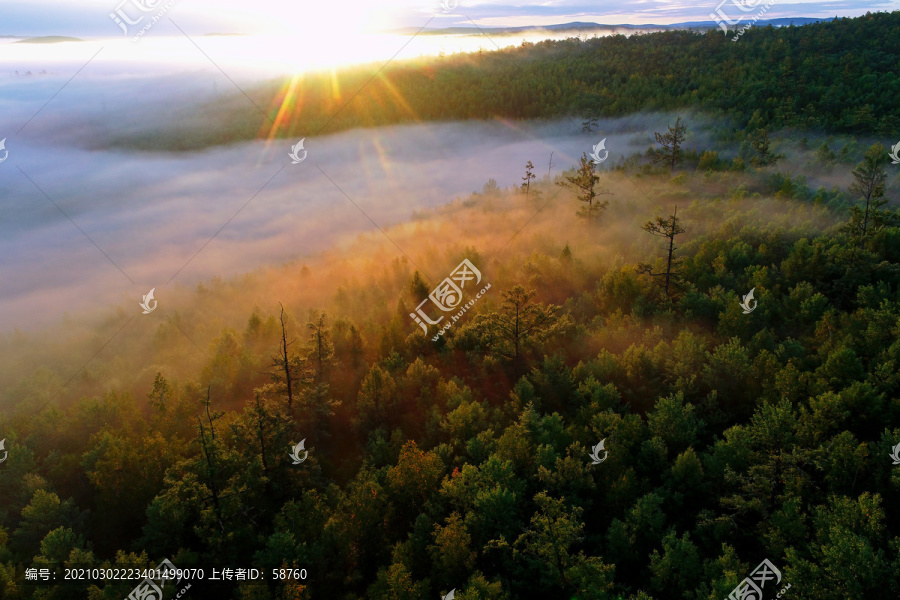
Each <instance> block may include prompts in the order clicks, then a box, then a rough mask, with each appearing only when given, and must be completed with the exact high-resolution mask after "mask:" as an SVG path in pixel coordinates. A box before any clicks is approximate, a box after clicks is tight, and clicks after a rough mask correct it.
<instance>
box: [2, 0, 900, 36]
mask: <svg viewBox="0 0 900 600" xmlns="http://www.w3.org/2000/svg"><path fill="white" fill-rule="evenodd" d="M442 1H444V2H446V3H447V7H448V8H451V9H452V10H448V11H444V10H443V7H442V4H441V2H442ZM724 2H725V9H724V10H727V9H728V8H729V5H730V4H731V3H732V2H744V3H745V4H747V5H749V6H756V5H759V6H762V4H764V3H765V0H724ZM138 5H143V7H144V8H146V9H148V10H147V11H145V13H149V14H156V12H158V10H160V9H162V8H164V7H166V6H169V11H168V16H169V17H171V18H172V19H173V20H174V19H178V23H179V25H180V26H182V27H184V28H185V29H186V30H189V32H190V33H195V34H206V33H243V34H260V33H276V34H296V33H298V32H299V33H302V32H303V31H305V30H308V31H312V30H316V31H322V30H323V28H324V30H325V31H330V32H332V33H333V34H334V35H336V36H348V37H350V38H352V35H353V34H354V33H356V32H360V31H364V30H373V29H375V30H377V29H390V28H396V27H410V26H424V25H426V24H427V27H429V28H440V27H450V26H462V25H469V26H471V25H472V24H473V23H476V24H478V25H479V26H484V27H501V26H527V25H551V24H559V23H567V22H572V21H587V22H598V23H607V24H671V23H678V22H684V21H709V20H710V13H712V12H713V11H715V9H716V8H717V7H718V6H719V5H720V0H619V1H617V2H585V1H584V0H519V1H518V2H515V3H496V2H480V1H477V0H391V1H390V2H389V3H384V2H372V1H371V0H342V1H341V2H321V1H319V2H314V1H310V0H254V1H253V2H247V1H246V0H78V1H77V2H76V1H74V0H27V2H26V1H21V0H3V1H2V2H0V35H12V36H42V35H65V36H74V37H103V36H115V35H117V34H118V28H117V26H116V24H115V23H114V22H113V20H112V19H111V18H110V14H111V13H114V12H115V11H116V10H117V9H118V10H122V11H124V12H125V13H126V14H129V15H133V18H137V16H138V15H140V14H141V13H140V11H139V8H140V7H139V6H138ZM150 9H153V10H150ZM898 9H900V0H836V1H827V0H826V1H813V0H794V1H792V2H787V1H782V0H775V1H774V4H773V5H772V7H771V8H770V9H769V11H768V12H767V17H769V18H778V17H833V16H848V17H852V16H858V15H861V14H865V13H866V12H867V11H872V12H878V11H891V10H898ZM732 10H734V9H733V8H732Z"/></svg>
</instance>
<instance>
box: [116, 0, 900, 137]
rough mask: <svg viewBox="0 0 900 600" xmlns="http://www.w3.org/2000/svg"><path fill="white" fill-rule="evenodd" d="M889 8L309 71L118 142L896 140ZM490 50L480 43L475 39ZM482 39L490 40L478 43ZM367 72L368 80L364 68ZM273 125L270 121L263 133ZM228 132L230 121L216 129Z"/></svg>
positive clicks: (896, 75)
mask: <svg viewBox="0 0 900 600" xmlns="http://www.w3.org/2000/svg"><path fill="white" fill-rule="evenodd" d="M898 33H900V12H897V11H895V12H892V13H877V14H867V15H865V16H862V17H857V18H852V19H851V18H842V19H837V20H834V21H828V22H821V23H816V24H811V25H806V26H802V27H793V26H791V27H786V28H778V29H776V28H773V27H766V28H760V29H750V30H749V31H748V32H746V33H745V34H744V35H743V36H742V37H741V38H740V41H739V42H732V41H730V39H731V38H727V37H726V36H724V35H723V34H722V32H721V31H719V30H714V31H708V32H706V33H703V34H700V33H696V32H688V31H671V32H662V33H652V34H645V35H635V36H631V37H625V36H622V35H617V36H612V37H603V38H595V39H589V40H586V41H581V40H579V39H577V38H572V39H568V40H565V41H546V42H541V43H538V44H530V43H523V44H522V46H520V47H518V48H514V49H508V50H504V51H498V52H485V53H478V54H466V55H454V56H451V57H446V58H443V59H440V60H436V61H428V62H423V61H403V62H397V63H391V64H389V65H388V66H387V67H386V68H384V70H381V71H379V69H380V67H381V65H373V66H366V67H359V68H354V69H348V70H343V71H340V72H337V73H324V74H308V75H306V76H298V77H297V78H294V79H291V80H289V81H287V82H281V81H279V82H274V83H273V84H271V85H268V86H263V87H262V88H260V89H256V90H248V93H249V94H250V96H251V97H253V98H254V100H255V103H256V104H257V106H260V107H262V108H264V109H265V111H266V113H267V115H268V119H266V118H265V117H263V116H262V115H261V114H260V113H259V111H258V110H257V108H256V107H254V106H253V105H251V104H250V103H249V102H247V100H246V98H244V97H243V96H242V95H239V94H236V95H235V97H234V98H229V99H227V100H223V101H219V102H212V103H210V104H209V105H207V106H205V107H204V109H203V110H204V114H205V115H206V116H210V115H212V116H215V117H216V119H215V123H216V126H215V127H199V128H198V127H197V125H196V123H197V122H203V120H201V119H197V118H195V116H192V115H187V116H185V118H184V119H182V120H176V121H174V122H173V124H172V126H171V127H170V128H169V129H168V130H163V131H162V132H158V131H154V132H142V133H141V134H140V135H139V136H131V137H128V138H121V139H119V140H117V141H116V142H115V143H116V144H119V145H123V146H128V147H135V148H145V149H166V150H169V149H172V148H177V149H195V148H202V147H205V146H209V145H214V144H222V143H230V142H235V141H239V140H247V139H254V138H257V137H261V138H267V137H269V136H270V135H271V134H274V135H276V136H279V137H282V136H287V137H291V138H293V137H306V136H314V135H318V134H320V133H323V134H324V133H333V132H335V131H338V130H342V129H349V128H353V127H360V126H376V125H385V124H393V123H404V122H415V121H434V120H454V119H489V118H510V119H534V118H550V117H560V116H577V117H584V116H586V115H592V116H599V117H614V116H622V115H628V114H632V113H634V112H636V111H641V110H646V111H671V110H679V109H692V110H696V111H702V112H705V113H708V114H710V115H712V116H714V117H725V118H727V119H728V121H729V122H730V123H731V125H732V126H733V127H735V128H737V129H741V128H743V127H744V126H745V125H747V124H748V123H749V122H750V120H751V119H752V118H753V116H754V113H755V112H757V111H759V117H760V118H761V119H762V121H763V122H764V123H766V124H769V125H770V126H772V127H774V128H784V127H798V128H823V129H827V130H829V131H832V132H835V133H839V132H843V133H850V134H857V135H859V134H879V135H889V136H893V135H895V134H896V133H897V132H898V131H900V112H898V110H900V109H898V105H897V98H898V97H900V72H898V69H897V56H898V55H900V35H898ZM486 43H487V42H486ZM488 45H490V44H488ZM376 72H377V76H375V77H374V79H373V73H376ZM273 123H277V124H278V127H277V128H276V127H274V126H273ZM225 124H227V125H225Z"/></svg>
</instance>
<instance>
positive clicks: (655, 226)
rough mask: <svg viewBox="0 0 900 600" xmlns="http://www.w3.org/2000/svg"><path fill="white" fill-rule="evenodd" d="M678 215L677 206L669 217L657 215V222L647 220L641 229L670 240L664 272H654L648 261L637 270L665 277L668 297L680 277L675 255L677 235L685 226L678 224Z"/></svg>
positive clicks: (651, 275) (664, 286)
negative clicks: (672, 286) (671, 287)
mask: <svg viewBox="0 0 900 600" xmlns="http://www.w3.org/2000/svg"><path fill="white" fill-rule="evenodd" d="M677 215H678V207H677V206H676V207H675V211H674V212H673V213H672V214H671V215H669V218H668V219H664V218H662V217H656V222H655V223H654V222H653V221H647V222H646V223H644V225H643V226H642V227H641V229H643V230H644V231H646V232H647V233H649V234H650V235H655V236H658V237H664V238H666V239H667V240H668V241H669V244H668V246H669V247H668V253H667V256H666V270H665V271H664V272H662V273H654V272H653V268H652V267H651V266H650V265H649V264H647V263H640V264H639V265H638V267H637V271H638V272H639V273H645V274H647V275H649V276H650V277H664V279H663V282H664V283H663V288H664V289H665V291H666V298H668V297H669V289H670V286H671V284H673V283H674V282H675V280H676V279H677V277H678V273H677V268H678V264H677V263H678V261H677V260H676V259H675V257H674V254H675V250H677V248H676V247H675V236H677V235H679V234H682V233H684V232H685V229H684V227H682V226H681V225H679V224H678V216H677Z"/></svg>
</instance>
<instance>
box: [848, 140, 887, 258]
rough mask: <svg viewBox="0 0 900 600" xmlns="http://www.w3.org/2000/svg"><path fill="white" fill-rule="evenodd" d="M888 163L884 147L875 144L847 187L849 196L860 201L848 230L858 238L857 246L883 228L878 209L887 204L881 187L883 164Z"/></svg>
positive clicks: (882, 183) (884, 173)
mask: <svg viewBox="0 0 900 600" xmlns="http://www.w3.org/2000/svg"><path fill="white" fill-rule="evenodd" d="M886 162H887V156H886V155H885V151H884V146H882V145H881V144H874V145H873V146H872V147H871V148H869V150H868V151H867V152H866V156H865V158H864V159H863V162H861V163H859V165H857V167H856V168H855V169H853V178H854V179H855V181H854V182H853V183H852V184H851V185H850V192H851V193H852V194H854V195H856V196H857V197H859V198H861V199H862V202H861V206H854V207H853V208H851V209H850V222H849V223H848V224H847V228H848V230H849V231H850V233H851V234H852V235H854V236H858V237H859V244H860V246H862V245H863V243H864V242H865V239H866V237H867V236H870V235H871V234H873V233H875V232H876V231H878V230H879V229H881V228H882V227H884V225H885V221H886V218H887V214H886V212H885V211H883V210H881V207H882V206H884V205H885V204H887V199H885V198H884V186H885V181H886V180H887V173H886V172H885V170H884V164H885V163H886Z"/></svg>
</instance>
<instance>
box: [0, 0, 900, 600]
mask: <svg viewBox="0 0 900 600" xmlns="http://www.w3.org/2000/svg"><path fill="white" fill-rule="evenodd" d="M898 32H900V13H896V12H895V13H891V14H878V15H867V16H864V17H859V18H855V19H839V20H836V21H834V22H828V23H820V24H815V25H810V26H804V27H796V28H795V27H790V28H783V29H773V28H766V29H759V30H755V29H754V30H751V31H749V32H748V33H747V34H746V35H745V36H743V38H742V39H741V41H740V44H739V45H740V46H741V48H740V52H734V51H733V50H734V49H733V48H731V47H729V46H728V44H729V43H730V42H728V41H725V40H724V39H723V38H722V36H721V33H720V32H718V31H716V32H709V33H706V34H697V33H690V32H668V33H658V34H650V35H640V36H633V37H628V38H626V37H622V36H617V37H611V38H603V39H598V40H588V41H586V42H581V41H578V40H569V41H564V42H545V43H541V44H536V45H533V46H532V45H527V46H523V47H521V48H518V49H515V50H511V51H504V52H498V53H484V54H483V55H481V56H478V55H471V56H468V55H467V56H454V57H447V58H441V59H435V60H434V61H432V62H428V63H427V64H425V63H424V61H413V62H411V63H408V64H407V63H401V64H397V65H392V66H391V67H390V68H389V69H387V70H386V71H385V73H384V77H383V79H375V80H374V81H373V83H372V85H371V86H370V87H367V88H366V90H365V92H364V93H362V94H360V96H359V97H358V98H357V99H356V100H355V101H354V102H353V103H350V104H348V105H347V107H346V109H344V110H343V111H341V112H340V114H339V115H338V116H337V117H335V120H334V121H332V122H331V123H330V124H328V123H326V121H327V116H328V115H330V114H332V113H333V112H334V110H333V109H334V108H335V107H334V106H331V105H330V103H329V101H328V100H327V97H328V95H329V94H328V90H327V87H326V86H325V84H322V85H313V84H310V85H309V86H307V87H305V88H303V89H304V90H305V91H304V94H307V96H306V97H302V98H297V99H295V105H296V107H297V113H296V114H295V115H293V117H291V119H290V120H289V121H288V122H287V124H286V125H285V129H286V130H289V131H290V132H291V133H296V132H301V131H304V130H306V129H310V128H311V129H317V128H319V127H329V128H336V129H346V128H351V127H357V126H376V125H383V124H388V123H397V122H403V121H404V120H406V119H407V118H413V117H412V115H414V116H415V118H416V119H420V120H439V119H466V118H489V117H502V118H509V119H521V118H538V117H540V118H543V117H546V118H550V117H559V116H570V117H573V116H574V117H577V118H579V119H584V120H585V128H586V129H587V130H588V131H590V130H591V129H592V128H593V125H592V122H596V121H597V120H602V119H605V118H609V117H621V116H628V115H632V114H637V113H639V112H641V111H656V112H658V113H663V114H666V115H670V117H671V118H669V119H668V126H667V127H664V128H660V129H658V130H656V131H642V130H640V129H639V126H636V128H635V130H634V131H633V133H634V135H635V136H639V137H640V139H642V140H643V139H646V140H647V144H646V146H647V149H646V150H645V151H641V152H636V153H633V154H632V155H630V156H627V157H624V158H623V159H622V160H619V161H618V162H616V163H615V164H612V163H613V161H610V164H606V163H604V164H601V165H597V164H595V162H594V161H592V159H591V154H590V152H588V150H589V149H590V148H591V146H593V145H594V144H596V143H597V141H598V140H594V139H593V136H586V137H585V154H584V156H583V157H582V158H581V160H580V161H578V162H575V163H573V164H566V165H559V166H558V168H557V170H556V171H555V172H552V173H549V174H548V173H546V169H545V168H543V167H535V166H534V165H535V164H538V163H540V164H542V165H545V164H546V156H535V157H534V159H533V160H534V164H532V163H531V162H529V163H528V164H527V165H525V164H523V165H522V170H521V173H516V174H515V176H516V177H517V178H520V179H521V181H522V184H521V186H519V185H516V186H515V187H502V186H499V185H498V184H497V183H496V181H494V180H490V181H488V182H487V183H486V184H485V186H484V188H483V189H482V190H480V191H477V192H473V193H472V194H469V195H467V196H464V197H461V198H457V199H455V200H453V199H450V198H448V202H447V204H446V205H444V206H441V207H439V208H436V209H430V210H422V211H420V212H416V214H414V215H413V216H412V218H411V219H410V220H409V221H408V222H407V223H403V224H401V225H397V226H395V227H391V228H389V229H387V230H386V231H385V232H384V234H383V233H382V232H379V231H374V232H373V233H372V234H366V235H363V236H360V237H359V238H358V239H355V240H353V241H351V242H348V243H347V244H345V245H344V246H341V247H337V248H335V249H334V250H332V251H330V252H328V253H323V254H321V255H316V256H311V257H303V258H298V259H297V260H296V261H293V262H290V263H288V264H284V265H277V266H270V267H266V268H260V269H259V270H257V271H254V272H251V273H247V274H246V275H244V276H241V277H237V278H234V279H223V278H216V279H212V280H209V281H204V282H203V283H201V284H199V285H197V286H196V287H192V288H185V289H183V290H181V292H180V293H179V294H180V295H179V296H178V297H177V298H176V299H174V300H172V301H171V303H172V305H174V306H176V308H174V309H171V310H170V311H169V312H168V313H166V314H165V315H164V316H163V317H160V318H158V319H150V318H142V320H135V321H130V320H129V319H131V317H132V315H131V314H127V313H126V312H125V309H123V308H113V309H110V310H109V311H108V312H107V313H105V315H104V317H103V318H101V319H97V320H96V321H94V322H91V323H90V324H89V325H84V324H74V323H71V322H68V321H67V322H66V323H64V324H63V325H62V326H60V328H58V329H52V330H48V331H46V332H44V333H41V332H12V333H9V334H7V335H4V336H2V337H0V355H2V356H3V357H4V358H3V361H2V363H3V364H2V367H0V437H2V438H4V439H5V448H4V451H5V452H8V458H7V459H6V460H5V461H4V462H3V463H2V464H0V598H8V599H10V600H20V599H32V598H33V599H42V600H56V599H60V600H64V599H65V600H67V599H70V598H71V599H75V598H88V599H90V600H101V599H107V600H113V599H121V598H125V597H127V596H128V595H129V593H130V592H131V591H132V589H133V588H134V587H135V582H134V581H111V582H103V581H96V580H91V581H75V582H73V581H68V582H63V581H60V580H57V581H54V582H50V583H43V582H35V581H28V580H26V579H25V572H26V569H32V568H37V569H40V568H48V569H57V570H59V572H60V573H62V572H63V571H62V570H61V569H65V568H78V567H96V568H122V569H125V568H145V569H146V568H148V567H154V566H156V565H157V564H159V563H160V561H161V560H162V559H163V558H167V559H169V560H171V562H172V563H173V564H175V565H177V566H178V567H179V568H203V569H205V570H206V572H207V579H208V577H209V573H210V572H211V570H212V569H213V568H217V569H220V570H221V569H222V568H223V567H230V568H250V567H254V568H258V569H260V570H261V571H262V572H263V573H265V575H266V580H265V581H264V582H247V581H237V580H231V581H220V582H214V581H208V580H202V581H195V582H193V585H192V587H191V589H190V592H189V594H188V595H187V596H185V597H187V598H191V597H193V598H236V599H242V600H299V599H303V600H306V599H321V598H334V599H341V600H352V599H362V598H371V599H376V600H387V599H401V600H414V599H425V598H427V599H432V600H436V599H438V598H442V597H445V596H446V595H447V594H448V593H450V592H451V591H454V594H455V598H456V599H457V600H473V599H482V600H513V599H520V598H521V599H538V598H541V599H544V598H565V599H569V600H575V599H577V600H618V599H621V600H626V599H627V600H675V599H679V600H722V599H724V598H728V597H729V594H730V593H731V592H732V590H733V589H735V587H736V586H738V585H739V584H740V583H741V582H742V581H743V580H744V578H745V577H748V576H749V575H750V573H751V571H753V570H754V568H755V567H756V566H757V565H758V564H759V563H761V562H762V561H763V560H768V561H770V563H771V564H772V565H774V566H775V567H777V568H778V570H779V571H780V574H781V578H780V584H779V589H780V588H783V587H784V586H786V585H788V584H789V589H788V590H787V591H786V592H784V594H783V597H784V598H787V599H788V600H848V599H854V600H855V599H859V600H864V599H870V598H896V597H898V596H900V534H898V532H900V515H898V513H897V511H896V510H894V508H895V507H896V506H898V502H900V458H898V459H892V455H893V456H897V454H898V449H900V210H898V204H897V197H898V191H900V176H898V173H900V166H898V165H896V164H892V161H891V157H890V155H889V154H890V152H891V150H892V148H891V145H892V144H893V143H895V142H896V141H897V140H891V139H890V138H892V137H897V136H900V104H898V98H900V88H898V86H900V83H898V72H897V61H896V59H897V56H898V55H900V46H898V44H900V36H898ZM341 77H343V78H344V79H343V80H342V85H343V86H344V87H347V88H352V89H355V87H354V85H353V81H355V80H356V79H358V78H361V77H363V71H362V70H359V71H358V72H357V71H348V72H346V73H342V74H341ZM356 87H359V86H356ZM390 89H394V90H396V93H398V94H400V95H401V96H402V97H403V98H405V99H406V105H405V108H404V105H402V104H400V103H396V102H390V101H389V100H388V97H389V96H390V94H391V93H392V92H390V91H389V90H390ZM266 90H268V91H266ZM256 93H257V94H263V93H267V94H269V96H270V99H271V104H272V106H276V105H278V106H280V105H281V104H282V102H281V99H279V94H281V93H282V91H281V87H280V86H278V85H275V84H273V86H272V87H271V88H266V89H259V90H256ZM317 94H318V95H319V96H317ZM318 98H321V100H319V99H318ZM300 107H303V110H302V111H301V110H300ZM378 107H380V109H378V110H376V109H377V108H378ZM228 110H230V109H227V108H225V107H222V106H211V107H210V111H211V113H212V114H214V115H215V114H222V115H225V114H228ZM404 110H406V111H408V114H405V113H404ZM242 114H243V113H242ZM223 118H224V117H223ZM254 118H255V119H256V120H255V122H253V120H252V119H251V116H250V113H249V112H248V113H247V114H246V115H243V116H241V115H239V114H234V115H232V116H231V117H228V119H226V121H224V122H226V123H227V124H228V126H223V127H222V128H219V129H215V130H213V129H210V130H208V131H201V130H199V129H197V130H190V129H187V130H183V131H177V132H176V131H175V130H172V131H171V132H166V131H161V132H160V133H159V136H158V137H156V138H147V139H142V140H137V139H130V138H129V139H125V138H123V139H122V140H120V141H119V142H118V143H121V144H122V145H131V146H134V145H138V146H140V145H146V146H147V147H154V146H157V145H164V146H167V147H170V146H175V147H178V148H179V149H185V150H186V149H191V148H196V147H201V146H207V145H211V144H218V143H221V142H225V141H229V142H230V141H234V140H236V139H245V138H253V137H255V136H257V135H259V128H260V122H259V115H258V114H257V115H256V116H255V117H254ZM701 121H702V122H713V123H715V124H714V125H712V126H710V127H711V129H710V130H709V131H707V132H706V133H709V135H706V133H704V134H703V135H701V130H700V127H701V125H700V122H701ZM594 150H595V153H596V152H597V151H598V150H597V149H596V148H595V149H594ZM599 151H600V152H602V149H600V150H599ZM498 175H500V174H498ZM504 175H505V174H504ZM398 248H400V249H402V250H400V251H398ZM464 260H468V261H469V262H470V264H471V265H474V266H475V267H476V268H477V269H478V271H479V277H478V282H477V285H476V283H475V282H473V281H469V282H468V283H467V284H466V286H465V287H464V288H463V289H462V292H463V295H464V297H463V301H464V305H465V306H467V307H468V308H467V310H466V311H465V313H463V314H461V315H459V316H458V319H455V318H454V319H451V317H450V316H447V317H446V319H445V321H444V322H442V323H440V324H439V325H430V324H428V323H427V322H426V323H424V324H423V325H422V326H420V325H419V324H418V323H417V322H416V320H414V318H415V315H416V314H417V312H416V311H417V307H419V306H420V303H422V302H423V300H426V299H427V298H428V297H429V294H430V293H431V292H432V290H434V289H435V288H436V287H438V286H439V284H441V282H442V281H443V280H444V279H445V278H448V277H450V275H451V273H453V272H455V270H456V269H457V267H458V265H460V264H461V263H462V261H464ZM486 286H488V289H487V291H486V292H485V293H484V294H483V295H481V296H480V297H479V298H478V299H477V301H475V300H476V299H475V294H476V292H477V291H479V290H482V288H485V287H486ZM132 304H133V303H132ZM133 308H134V307H133V306H129V308H128V310H131V309H133ZM132 312H133V311H132ZM428 314H429V315H430V316H431V317H436V315H437V314H438V313H436V312H433V311H432V312H429V313H428ZM441 314H447V315H451V314H452V315H454V316H457V315H458V313H457V312H453V313H441ZM411 315H413V318H411ZM150 316H151V317H154V315H150ZM447 323H451V324H452V326H451V327H449V328H447V329H446V330H445V331H443V333H442V334H441V335H438V332H439V331H440V330H441V329H442V328H443V327H445V326H446V324H447ZM126 325H127V329H125V330H124V333H118V332H119V331H121V330H123V328H124V327H126ZM110 339H111V340H112V341H111V342H108V340H110ZM86 357H92V358H91V360H90V361H89V362H88V363H87V364H86V365H85V366H84V367H82V365H83V364H84V362H85V360H86ZM301 442H302V445H301ZM0 455H2V453H0ZM301 459H302V460H301ZM894 463H898V464H894ZM301 569H302V570H304V571H303V574H304V576H303V577H297V576H296V575H295V576H293V577H291V576H288V578H287V579H286V580H276V579H275V578H273V572H276V573H277V572H281V573H285V572H288V573H294V572H296V573H299V570H301ZM771 586H772V583H771V582H769V587H767V588H766V590H767V593H766V595H765V596H764V597H765V598H766V599H767V600H768V598H770V597H775V592H773V591H772V590H773V588H772V587H771ZM747 597H753V596H747ZM757 600H758V599H757Z"/></svg>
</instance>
